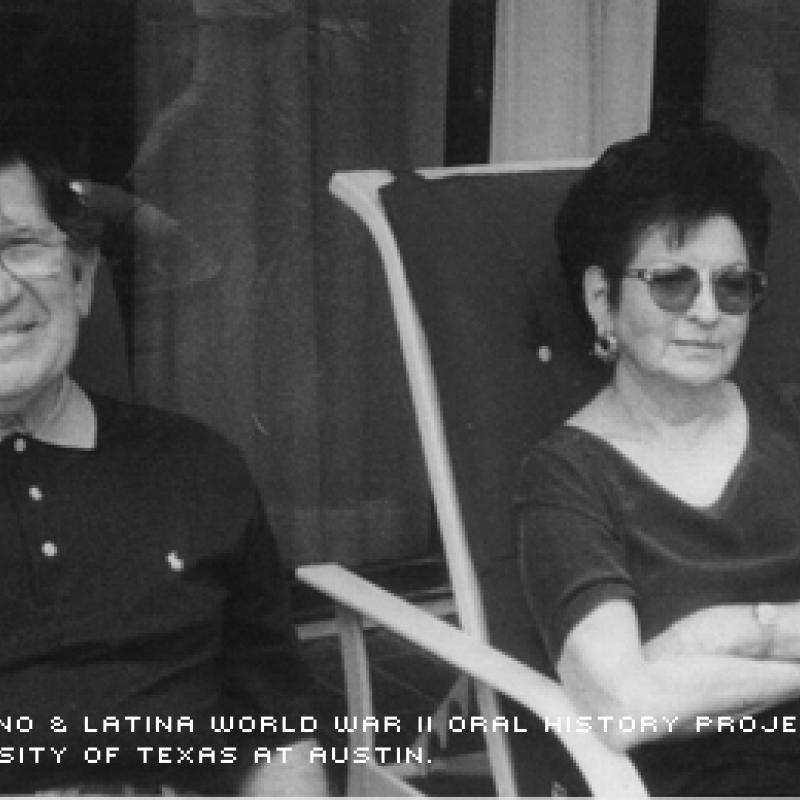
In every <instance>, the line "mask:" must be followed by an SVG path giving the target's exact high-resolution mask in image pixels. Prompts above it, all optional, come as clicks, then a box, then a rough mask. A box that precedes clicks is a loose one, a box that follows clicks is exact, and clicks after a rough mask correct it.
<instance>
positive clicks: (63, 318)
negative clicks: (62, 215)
mask: <svg viewBox="0 0 800 800" xmlns="http://www.w3.org/2000/svg"><path fill="white" fill-rule="evenodd" d="M64 240H65V237H64V235H63V233H62V232H61V231H60V230H59V229H58V228H57V227H56V226H55V225H54V223H53V222H52V221H51V220H50V218H49V216H48V214H47V211H46V210H45V208H44V205H43V202H42V198H41V197H40V192H39V188H38V186H37V184H36V181H35V179H34V177H33V174H32V173H31V171H30V170H29V169H28V167H27V166H26V165H24V164H12V165H8V166H5V167H0V261H2V264H1V265H0V408H2V409H3V411H5V412H6V413H9V412H16V411H21V410H24V408H25V407H26V406H27V405H29V404H30V403H32V402H34V401H36V400H37V399H38V398H39V397H41V396H42V395H43V394H45V393H46V392H47V391H48V390H49V389H51V388H52V387H54V386H56V385H57V383H58V380H59V378H60V377H61V375H63V374H64V373H65V372H66V370H67V368H68V366H69V363H70V361H71V360H72V356H73V353H74V351H75V345H76V344H77V338H78V323H79V321H80V319H81V317H83V316H85V315H86V314H87V313H88V311H89V306H90V303H91V297H92V283H93V279H94V267H95V264H94V262H91V263H89V262H86V263H84V260H83V259H79V258H78V257H77V256H76V255H75V254H73V253H72V252H71V251H70V250H69V248H68V246H67V244H66V242H65V241H64ZM19 242H31V243H34V246H35V247H36V246H38V245H37V243H44V244H45V245H46V247H44V248H39V249H40V250H41V252H42V253H43V254H44V257H45V260H44V261H42V262H41V264H40V267H39V268H37V266H36V265H34V267H33V268H31V264H30V263H29V264H28V265H27V275H25V274H22V273H23V270H19V272H20V274H19V275H16V274H14V273H13V272H11V271H9V270H10V269H14V261H15V259H14V257H13V256H12V253H13V251H6V253H7V254H5V255H4V248H6V247H8V245H9V244H12V243H19Z"/></svg>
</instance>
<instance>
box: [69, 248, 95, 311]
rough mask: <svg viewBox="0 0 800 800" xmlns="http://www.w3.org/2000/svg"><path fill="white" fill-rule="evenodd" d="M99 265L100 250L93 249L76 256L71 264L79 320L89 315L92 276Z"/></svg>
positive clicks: (92, 284)
mask: <svg viewBox="0 0 800 800" xmlns="http://www.w3.org/2000/svg"><path fill="white" fill-rule="evenodd" d="M99 263H100V250H99V249H98V248H96V247H93V248H92V249H91V250H90V251H88V252H85V253H79V254H76V255H75V256H74V258H73V262H72V276H73V279H74V281H75V304H76V305H77V307H78V313H79V314H80V315H81V318H85V317H87V316H88V315H89V310H90V309H91V307H92V297H93V296H94V276H95V275H96V274H97V265H98V264H99Z"/></svg>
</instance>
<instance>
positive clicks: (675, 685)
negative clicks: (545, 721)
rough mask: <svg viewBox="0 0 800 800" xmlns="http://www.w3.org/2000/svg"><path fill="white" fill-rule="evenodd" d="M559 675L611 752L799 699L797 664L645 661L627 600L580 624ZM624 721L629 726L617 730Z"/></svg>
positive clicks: (720, 658) (689, 657)
mask: <svg viewBox="0 0 800 800" xmlns="http://www.w3.org/2000/svg"><path fill="white" fill-rule="evenodd" d="M556 668H557V671H558V674H559V677H560V678H561V681H562V683H563V684H564V686H565V688H566V690H567V691H568V692H569V694H570V695H571V696H572V697H573V698H574V699H575V701H576V702H577V703H578V705H579V706H580V707H582V709H583V710H585V712H586V713H587V714H589V715H591V716H592V717H594V718H596V719H597V720H598V721H599V720H600V719H601V718H603V717H605V718H607V719H608V720H610V722H609V723H607V724H605V725H604V726H603V727H602V728H601V727H599V725H598V726H594V727H595V728H596V729H597V730H598V732H599V733H600V735H601V736H603V738H604V739H605V740H606V741H607V743H608V744H609V746H611V747H612V748H614V749H615V750H628V749H629V748H631V747H633V746H634V745H636V744H639V743H641V742H645V741H649V740H654V739H659V738H662V737H664V736H666V735H669V734H670V733H672V734H683V735H692V734H697V733H702V732H707V731H708V730H709V725H708V722H709V720H710V719H711V718H718V717H731V718H735V717H741V716H746V715H750V714H755V713H758V712H759V711H763V710H765V709H767V708H770V707H771V706H775V705H778V704H779V703H782V702H785V701H787V700H791V699H793V698H796V697H800V664H798V663H794V662H792V661H779V660H769V659H767V660H764V659H757V658H747V657H741V656H731V655H724V654H723V655H716V654H711V655H709V654H704V653H701V654H678V655H669V654H666V653H665V654H664V655H662V656H659V657H651V656H649V655H648V654H647V653H646V648H643V647H642V644H641V641H640V638H639V625H638V620H637V617H636V612H635V611H634V608H633V605H632V604H631V603H630V602H628V601H626V600H611V601H608V602H604V603H602V604H601V605H599V606H598V607H597V608H595V609H594V610H593V611H592V612H590V613H589V614H588V615H587V616H586V617H584V618H583V619H582V620H581V621H580V622H579V623H578V624H577V625H576V626H575V627H574V628H573V629H572V631H571V632H570V633H569V635H568V636H567V638H566V640H565V642H564V647H563V649H562V651H561V655H560V657H559V659H558V662H557V664H556ZM623 717H626V718H632V720H633V724H628V725H624V726H620V725H619V724H617V723H618V721H619V720H621V719H622V718H623ZM646 721H647V723H646ZM650 721H655V722H660V723H663V724H649V723H650ZM667 721H670V723H669V724H668V723H667ZM623 728H624V730H623ZM631 729H632V730H631Z"/></svg>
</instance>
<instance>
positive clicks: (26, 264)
mask: <svg viewBox="0 0 800 800" xmlns="http://www.w3.org/2000/svg"><path fill="white" fill-rule="evenodd" d="M66 241H67V237H66V236H64V235H61V236H57V237H56V236H54V237H51V238H48V239H34V238H17V239H11V240H8V241H6V242H5V243H4V244H1V243H0V263H1V264H2V266H3V269H5V270H6V271H7V272H10V273H11V274H12V275H13V276H14V277H16V278H20V279H21V280H26V279H30V278H47V277H51V276H53V275H57V274H58V273H59V272H61V267H62V264H63V258H62V253H61V249H60V248H61V245H63V244H65V243H66Z"/></svg>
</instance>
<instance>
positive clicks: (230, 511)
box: [0, 145, 324, 794]
mask: <svg viewBox="0 0 800 800" xmlns="http://www.w3.org/2000/svg"><path fill="white" fill-rule="evenodd" d="M98 234H99V230H98V227H97V225H96V223H95V221H94V220H93V219H92V216H91V214H90V212H89V211H88V210H87V208H86V207H85V206H84V205H83V204H82V203H81V201H80V198H79V197H78V196H77V195H76V194H75V193H74V192H73V191H72V190H71V188H70V186H69V183H68V181H67V179H66V176H65V175H64V174H63V172H61V171H60V170H59V168H58V167H57V165H55V164H53V163H50V162H49V161H48V160H46V159H43V158H41V157H39V156H37V155H35V154H31V153H27V152H25V150H24V148H23V149H21V148H19V147H16V148H15V147H11V146H8V145H0V267H1V268H0V519H1V520H2V522H0V542H1V543H0V553H1V554H2V561H0V631H2V633H0V637H1V638H0V642H2V646H1V647H0V792H6V793H9V792H13V793H18V792H29V791H36V790H43V791H50V792H54V793H61V792H66V793H81V792H95V793H101V794H114V793H118V794H133V793H137V792H138V793H143V794H159V793H174V792H179V793H180V792H188V793H212V794H221V793H230V792H233V791H236V790H238V791H242V792H246V793H260V794H319V793H321V792H322V791H323V788H324V782H323V778H322V774H321V770H320V768H319V767H318V766H317V765H315V764H312V763H309V758H308V751H309V745H310V741H309V739H308V738H307V734H306V738H302V736H303V735H302V727H303V726H302V725H301V724H300V723H301V720H302V718H303V717H305V719H306V726H305V728H306V730H308V729H309V724H308V721H309V720H310V719H311V717H310V716H308V715H309V711H308V709H307V707H306V706H305V704H304V694H305V690H306V686H307V676H306V673H305V671H304V670H303V668H302V666H301V665H300V663H299V661H298V656H297V652H296V642H295V638H294V632H293V630H292V626H291V622H290V617H289V613H288V606H287V601H286V595H285V588H284V586H283V583H282V579H281V572H280V566H279V563H278V558H277V554H276V551H275V547H274V543H273V540H272V538H271V535H270V532H269V529H268V527H267V524H266V522H265V519H264V515H263V512H262V508H261V504H260V501H259V497H258V494H257V491H256V489H255V488H254V486H253V483H252V481H251V479H250V477H249V474H248V472H247V469H246V468H245V467H244V466H243V463H242V461H241V459H240V458H239V456H238V454H237V453H236V451H235V450H234V449H233V448H232V447H231V446H229V445H228V444H227V443H226V442H225V441H224V440H222V439H221V438H220V437H219V436H217V435H216V434H214V433H213V432H211V431H209V430H207V429H206V428H204V427H203V426H201V425H199V424H197V423H195V422H192V421H190V420H187V419H184V418H182V417H178V416H176V415H172V414H167V413H165V412H161V411H156V410H153V409H147V408H143V407H138V406H133V405H128V404H124V403H121V402H117V401H114V400H111V399H109V398H107V397H102V396H93V395H91V396H90V395H87V394H86V393H85V392H84V391H83V390H82V389H81V388H80V387H79V386H78V385H76V384H75V383H74V382H73V381H72V380H71V379H70V377H69V375H68V368H69V365H70V361H71V359H72V356H73V353H74V350H75V346H76V342H77V338H78V329H79V323H80V320H81V318H82V317H84V316H85V315H86V314H87V313H88V311H89V308H90V304H91V300H92V285H93V279H94V275H95V269H96V265H97V261H98V251H97V246H96V242H97V240H98ZM251 720H255V721H257V723H258V724H256V725H253V724H252V723H251ZM231 722H233V725H231ZM231 727H233V728H234V731H233V732H231V733H224V732H222V729H224V728H231ZM253 727H255V728H256V732H257V733H258V736H256V737H250V738H246V737H245V736H244V734H243V733H242V731H241V730H240V731H239V735H234V734H236V729H237V728H239V729H243V730H244V731H249V730H250V729H251V728H253ZM310 727H313V726H310ZM234 783H235V784H236V785H235V786H234Z"/></svg>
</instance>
